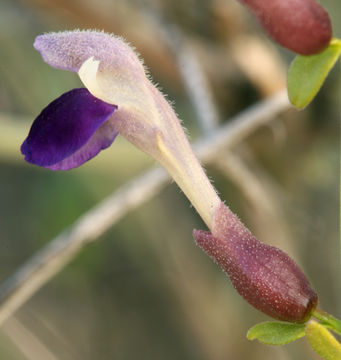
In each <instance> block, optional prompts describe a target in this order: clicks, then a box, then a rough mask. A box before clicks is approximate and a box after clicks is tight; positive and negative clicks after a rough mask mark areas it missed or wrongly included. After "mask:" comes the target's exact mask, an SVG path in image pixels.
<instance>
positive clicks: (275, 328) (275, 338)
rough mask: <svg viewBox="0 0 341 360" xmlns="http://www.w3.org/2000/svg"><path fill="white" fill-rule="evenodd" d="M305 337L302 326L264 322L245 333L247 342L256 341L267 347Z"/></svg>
mask: <svg viewBox="0 0 341 360" xmlns="http://www.w3.org/2000/svg"><path fill="white" fill-rule="evenodd" d="M304 335H305V325H304V324H293V323H287V322H278V321H266V322H263V323H260V324H257V325H255V326H253V327H252V328H251V329H250V330H249V331H248V332H247V338H248V339H249V340H254V339H257V340H258V341H260V342H261V343H263V344H267V345H284V344H287V343H289V342H291V341H294V340H297V339H299V338H301V337H303V336H304Z"/></svg>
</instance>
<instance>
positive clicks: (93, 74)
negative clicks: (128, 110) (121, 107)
mask: <svg viewBox="0 0 341 360" xmlns="http://www.w3.org/2000/svg"><path fill="white" fill-rule="evenodd" d="M98 67H99V61H98V60H94V58H93V56H92V57H90V58H89V59H87V60H86V61H84V63H83V64H82V66H81V67H80V69H79V71H78V75H79V77H80V79H81V81H82V83H83V84H84V86H85V87H86V88H87V89H88V90H89V92H90V93H91V94H92V95H93V96H95V97H96V98H97V99H100V100H102V101H105V102H106V103H109V104H113V105H117V104H116V103H115V101H114V100H113V99H112V97H110V96H108V94H106V93H105V92H104V91H103V89H102V87H101V86H100V84H99V81H98V78H97V73H98Z"/></svg>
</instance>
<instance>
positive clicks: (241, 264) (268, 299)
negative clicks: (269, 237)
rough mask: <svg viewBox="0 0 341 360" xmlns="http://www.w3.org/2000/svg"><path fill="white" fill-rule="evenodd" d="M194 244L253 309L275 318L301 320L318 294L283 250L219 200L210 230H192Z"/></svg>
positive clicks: (315, 300) (305, 316) (291, 320)
mask: <svg viewBox="0 0 341 360" xmlns="http://www.w3.org/2000/svg"><path fill="white" fill-rule="evenodd" d="M194 238H195V240H196V242H197V244H198V245H199V246H200V247H201V248H202V249H203V250H204V251H205V252H206V253H207V254H208V255H209V256H210V257H211V258H212V259H213V260H214V261H215V262H216V263H218V264H219V265H220V266H221V268H222V269H223V270H224V271H225V272H226V273H227V275H228V276H229V278H230V280H231V282H232V284H233V286H234V287H235V288H236V290H237V291H238V292H239V294H240V295H242V296H243V297H244V299H245V300H246V301H247V302H249V303H250V304H251V305H252V306H254V307H255V308H256V309H258V310H260V311H262V312H264V313H265V314H267V315H269V316H271V317H273V318H275V319H279V320H283V321H289V322H304V321H306V320H308V318H309V317H310V315H311V312H312V311H313V310H314V309H315V307H316V306H317V302H318V297H317V294H316V293H315V291H314V290H313V289H312V288H311V286H310V284H309V281H308V280H307V278H306V277H305V275H304V274H303V272H302V271H301V270H300V268H299V267H298V266H297V265H296V264H295V262H294V261H293V260H292V259H291V258H290V257H289V256H288V255H287V254H285V253H284V252H283V251H281V250H279V249H277V248H275V247H273V246H269V245H266V244H263V243H261V242H259V241H258V240H257V239H256V238H255V237H254V236H253V235H252V234H251V233H250V232H249V231H248V230H247V229H246V228H245V226H244V225H243V224H242V223H241V222H240V220H239V219H238V218H237V217H236V216H235V215H234V214H233V213H232V212H231V211H230V210H229V209H228V208H227V207H226V206H225V205H224V204H223V203H222V204H221V205H220V207H219V208H218V210H217V211H216V214H215V217H214V221H213V227H212V233H210V232H207V231H202V230H194Z"/></svg>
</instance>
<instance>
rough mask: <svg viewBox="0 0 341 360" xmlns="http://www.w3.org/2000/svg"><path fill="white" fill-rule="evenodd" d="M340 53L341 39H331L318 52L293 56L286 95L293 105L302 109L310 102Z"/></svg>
mask: <svg viewBox="0 0 341 360" xmlns="http://www.w3.org/2000/svg"><path fill="white" fill-rule="evenodd" d="M340 54H341V40H339V39H333V40H332V41H331V42H330V44H329V46H328V47H327V49H326V50H324V51H322V52H321V53H319V54H316V55H310V56H302V55H298V56H296V57H295V59H294V60H293V62H292V63H291V65H290V68H289V72H288V95H289V100H290V102H291V103H292V104H293V105H294V106H296V107H297V108H299V109H303V108H304V107H305V106H307V105H308V104H309V103H310V102H311V100H312V99H313V98H314V97H315V95H316V94H317V93H318V91H319V90H320V88H321V86H322V84H323V82H324V80H325V78H326V77H327V75H328V73H329V71H330V70H331V68H332V67H333V66H334V64H335V63H336V61H337V59H338V57H339V56H340Z"/></svg>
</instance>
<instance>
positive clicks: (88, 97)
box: [21, 30, 219, 226]
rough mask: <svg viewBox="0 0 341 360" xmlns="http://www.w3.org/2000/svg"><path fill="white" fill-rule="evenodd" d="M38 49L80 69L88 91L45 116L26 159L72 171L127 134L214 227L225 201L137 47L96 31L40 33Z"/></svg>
mask: <svg viewBox="0 0 341 360" xmlns="http://www.w3.org/2000/svg"><path fill="white" fill-rule="evenodd" d="M34 47H35V48H36V49H37V50H38V51H39V52H40V53H41V55H42V57H43V60H44V61H45V62H46V63H48V64H49V65H51V66H52V67H54V68H56V69H61V70H68V71H73V72H77V73H78V75H79V77H80V79H81V81H82V82H83V84H84V85H85V88H83V89H73V90H71V91H69V92H67V93H65V94H63V95H61V96H60V97H59V98H58V99H56V100H54V101H53V102H52V103H51V104H49V105H48V106H47V107H46V108H45V109H44V110H43V111H42V112H41V114H40V115H39V116H38V117H37V118H36V120H35V121H34V123H33V125H32V127H31V130H30V132H29V135H28V137H27V138H26V140H25V141H24V143H23V144H22V146H21V151H22V153H23V154H24V155H25V160H26V161H28V162H30V163H33V164H35V165H39V166H43V167H45V168H49V169H51V170H69V169H72V168H75V167H78V166H80V165H81V164H83V163H84V162H86V161H88V160H89V159H91V158H92V157H94V156H95V155H97V154H98V153H99V152H100V151H101V150H102V149H105V148H106V147H108V146H109V145H110V144H111V143H112V142H113V141H114V139H115V137H116V136H117V134H121V135H122V136H124V137H125V138H126V139H127V140H128V141H130V142H131V143H132V144H134V145H135V146H137V147H138V148H139V149H141V150H142V151H144V152H145V153H147V154H149V155H151V156H152V157H153V158H154V159H156V160H157V161H158V162H159V163H160V164H161V165H162V166H163V167H165V168H166V170H167V171H168V172H169V173H170V175H171V176H172V177H173V179H174V180H175V181H176V182H177V184H178V185H179V186H180V188H181V189H182V190H183V192H184V193H185V194H186V195H187V197H188V198H189V199H190V201H191V203H192V204H193V206H194V207H195V208H196V209H197V211H198V212H199V214H200V215H201V216H202V218H203V219H204V221H205V222H206V224H208V225H209V226H210V224H211V221H212V215H213V212H214V210H215V208H216V207H217V205H218V204H219V197H218V196H217V194H216V191H215V189H214V188H213V186H212V185H211V183H210V181H209V180H208V179H207V176H206V175H205V173H204V171H203V169H202V168H201V165H200V164H199V162H198V160H197V159H196V157H195V156H194V154H193V152H192V149H191V147H190V144H189V142H188V140H187V138H186V135H185V133H184V131H183V129H182V126H181V124H180V122H179V120H178V118H177V116H176V114H175V112H174V110H173V109H172V107H171V106H170V104H169V103H168V102H167V101H166V99H165V98H164V96H163V95H162V94H161V92H160V91H159V90H158V89H157V88H156V87H155V86H154V85H153V84H152V83H151V81H150V79H149V76H148V75H147V74H146V71H145V68H144V66H143V63H142V61H141V60H140V59H139V57H138V55H137V54H136V53H135V51H134V49H133V48H132V47H131V46H130V45H128V44H127V43H126V42H124V41H123V40H122V39H121V38H119V37H116V36H114V35H109V34H106V33H104V32H98V31H91V30H83V31H78V30H76V31H66V32H59V33H49V34H45V35H40V36H38V37H37V38H36V40H35V42H34Z"/></svg>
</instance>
